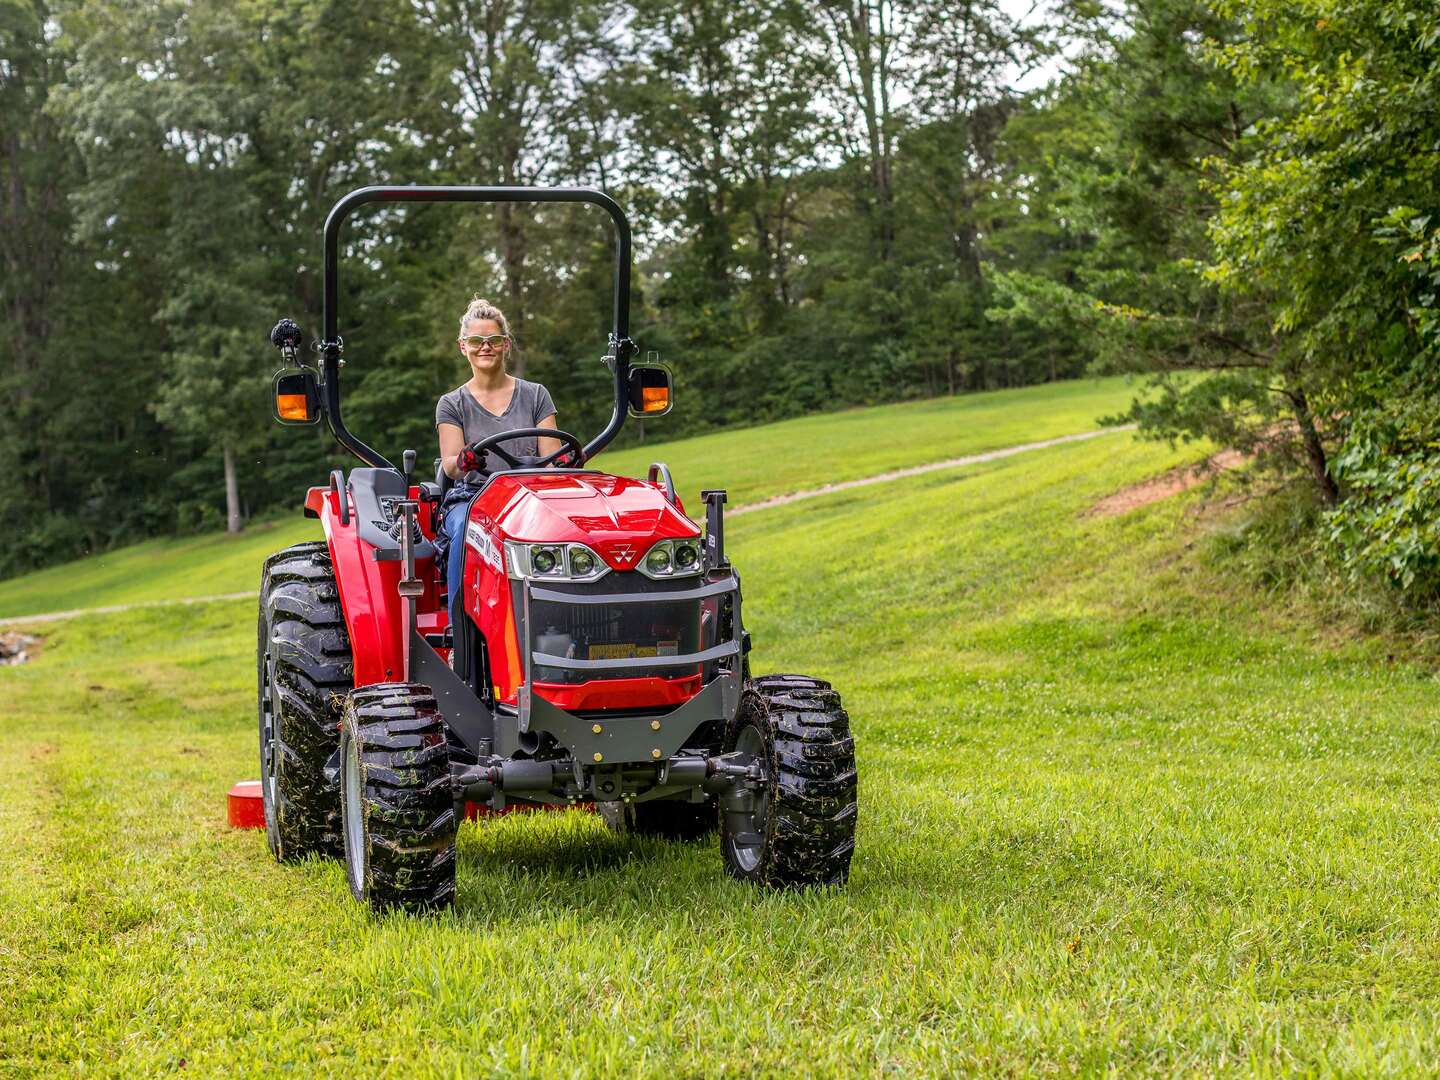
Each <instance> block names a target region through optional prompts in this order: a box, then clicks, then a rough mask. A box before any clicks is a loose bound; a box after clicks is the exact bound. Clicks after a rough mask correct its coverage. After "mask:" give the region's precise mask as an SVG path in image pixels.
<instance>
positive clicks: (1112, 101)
mask: <svg viewBox="0 0 1440 1080" xmlns="http://www.w3.org/2000/svg"><path fill="white" fill-rule="evenodd" d="M1437 101H1440V10H1437V9H1436V8H1435V6H1434V5H1433V4H1432V3H1431V2H1430V0H1344V2H1343V3H1341V2H1340V0H1299V2H1295V0H1283V2H1282V0H1252V2H1248V3H1241V2H1227V0H1214V2H1211V3H1204V2H1200V0H1129V2H1117V3H1113V4H1110V5H1104V4H1099V3H1094V2H1092V0H1072V2H1069V3H1057V4H1055V5H1054V6H1051V7H1048V8H1046V7H1036V8H1033V9H1030V10H1025V9H1023V8H1020V7H1017V6H1016V5H1014V4H1010V3H1000V2H992V0H969V2H966V0H912V2H903V3H902V2H888V0H796V2H786V0H674V2H662V0H630V2H618V0H565V2H559V0H371V2H367V3H365V4H343V3H338V2H333V0H240V2H236V0H227V2H224V3H222V2H220V0H193V2H177V0H75V2H65V0H56V2H48V0H0V301H3V307H0V514H3V515H4V519H5V521H6V522H7V525H8V534H9V535H8V538H7V543H6V544H5V545H4V546H3V547H0V577H4V576H10V575H13V574H16V573H19V572H21V571H23V570H26V569H29V568H32V567H35V566H39V565H43V564H46V563H52V562H58V561H62V560H65V559H69V558H73V557H75V556H77V555H79V554H83V553H85V552H88V551H93V550H98V549H101V548H104V547H107V546H110V545H114V544H116V543H119V542H122V541H129V540H132V539H136V538H139V537H142V536H149V535H156V534H163V533H166V532H172V531H193V530H196V529H202V528H218V527H221V526H222V525H227V524H228V527H230V528H232V529H237V528H240V527H242V526H243V522H244V521H245V520H246V519H248V518H250V517H253V516H255V515H258V514H263V513H265V512H267V511H269V510H271V509H273V508H279V507H285V508H289V509H293V508H295V507H297V506H298V504H299V499H300V494H301V492H302V490H303V488H304V487H306V486H308V485H309V484H311V483H314V482H316V478H318V477H322V476H323V475H324V473H325V470H326V468H327V467H329V465H330V464H331V463H332V462H333V463H334V464H344V462H343V461H342V460H340V459H339V458H338V457H336V455H335V454H334V453H333V444H332V443H330V441H329V440H328V437H327V436H325V435H323V434H322V433H320V432H316V431H313V430H308V429H304V430H296V429H283V428H279V427H278V426H276V425H275V424H274V423H273V422H272V421H271V419H270V409H269V400H268V384H269V378H270V375H271V373H272V372H273V370H274V369H275V367H276V366H277V364H276V357H275V354H274V353H273V351H272V350H271V349H270V347H269V345H268V344H267V341H266V333H267V331H268V329H269V327H270V326H271V325H272V324H273V322H274V321H275V319H276V317H278V316H279V315H282V314H284V315H289V316H291V317H293V318H295V319H297V321H299V322H301V324H302V325H303V326H304V327H305V328H306V329H307V331H310V332H311V333H313V332H314V330H315V329H316V328H317V327H318V324H319V288H320V279H319V274H318V267H317V262H318V258H319V253H320V227H321V223H322V222H323V219H324V216H325V214H326V212H327V210H328V209H329V207H330V205H331V204H332V203H333V202H334V201H335V199H336V198H338V196H339V195H341V194H343V193H344V192H345V191H347V190H349V189H351V188H353V187H358V186H361V185H364V184H371V183H410V182H419V183H491V184H563V185H572V184H585V185H592V186H596V187H599V188H603V189H605V190H607V191H609V192H610V193H611V194H613V195H614V196H616V197H617V198H618V199H619V200H620V202H621V203H622V204H623V205H625V206H627V207H628V208H629V209H630V210H631V213H632V218H633V220H634V222H635V224H636V229H637V247H638V255H639V260H640V263H639V266H638V268H637V275H636V282H637V295H636V303H635V311H634V315H633V319H634V334H635V337H636V339H637V340H638V341H639V342H640V346H641V351H642V355H643V354H644V353H646V352H649V351H655V352H658V353H659V355H660V357H661V358H663V359H665V360H666V361H668V362H669V363H671V364H672V365H673V367H674V369H675V371H676V375H677V382H678V386H679V394H678V398H679V405H678V407H677V409H676V412H675V414H674V415H672V416H671V417H669V418H667V419H666V420H664V421H662V422H660V423H657V424H652V425H651V429H650V430H648V431H644V430H640V429H639V428H638V426H635V430H631V431H629V432H627V437H628V438H629V439H630V440H632V441H633V440H634V439H636V438H645V439H658V438H662V437H670V436H675V435H677V434H690V433H694V432H695V431H697V430H700V429H703V428H710V427H722V426H732V425H740V424H750V423H755V422H758V421H762V420H769V419H775V418H779V417H783V416H789V415H795V414H799V413H804V412H810V411H814V410H819V409H832V408H838V407H843V406H846V405H852V404H861V403H870V402H878V401H884V400H892V399H897V398H905V397H918V396H932V395H939V394H954V393H961V392H965V391H969V390H976V389H984V388H993V387H1001V386H1012V385H1021V384H1025V383H1034V382H1041V381H1046V380H1053V379H1059V378H1068V377H1074V376H1077V375H1080V374H1082V373H1086V372H1118V371H1124V372H1135V373H1137V374H1140V375H1143V376H1144V377H1145V378H1144V381H1143V384H1140V385H1138V386H1137V389H1139V390H1140V391H1141V392H1140V393H1139V396H1137V402H1136V404H1135V406H1134V407H1133V409H1132V412H1131V415H1130V417H1129V418H1130V419H1133V420H1135V421H1137V422H1139V423H1140V425H1141V427H1142V430H1144V431H1145V432H1147V433H1149V434H1152V435H1155V436H1157V437H1162V438H1192V437H1206V438H1209V439H1211V440H1213V441H1214V442H1215V443H1217V444H1219V445H1226V446H1235V447H1238V448H1240V449H1243V450H1246V451H1250V452H1253V453H1255V454H1256V455H1258V458H1259V460H1260V463H1261V467H1262V469H1263V470H1264V473H1263V475H1265V476H1267V477H1273V480H1271V481H1268V482H1267V485H1266V488H1265V490H1266V491H1267V492H1268V494H1267V496H1266V497H1267V499H1268V500H1270V501H1271V502H1272V503H1273V504H1276V505H1283V506H1284V507H1285V508H1286V513H1287V514H1288V520H1289V521H1290V525H1289V526H1287V527H1288V528H1290V530H1291V531H1290V532H1289V533H1287V534H1286V535H1285V536H1284V537H1280V538H1278V539H1277V538H1276V537H1275V536H1273V535H1272V536H1271V537H1270V538H1269V540H1268V541H1267V542H1272V543H1284V544H1293V545H1297V549H1298V550H1303V551H1306V552H1314V553H1317V554H1325V555H1327V556H1328V557H1329V558H1331V559H1332V560H1333V561H1334V563H1335V564H1336V565H1338V566H1342V567H1345V568H1348V569H1349V570H1350V571H1352V572H1353V573H1355V574H1356V575H1357V576H1360V577H1363V578H1366V579H1373V580H1381V581H1386V582H1389V583H1391V584H1393V585H1395V586H1397V587H1398V588H1399V589H1401V590H1402V591H1403V592H1404V593H1405V594H1406V595H1407V597H1408V598H1409V599H1410V600H1412V601H1413V602H1416V603H1425V602H1427V601H1428V600H1429V599H1431V598H1432V597H1433V596H1434V595H1435V593H1436V590H1437V588H1440V534H1437V528H1436V522H1437V521H1440V489H1437V478H1440V368H1437V365H1436V359H1437V353H1436V350H1437V345H1440V303H1437V289H1440V229H1437V227H1436V226H1437V224H1440V218H1436V217H1435V216H1434V215H1435V212H1436V210H1437V209H1440V207H1437V202H1440V199H1437V184H1440V179H1437V178H1440V114H1437V109H1436V102H1437ZM345 240H346V249H345V253H344V261H343V264H342V271H341V273H342V310H341V330H342V333H343V335H344V337H345V341H346V360H347V367H346V369H345V383H346V390H345V392H346V411H347V419H348V422H349V424H350V426H351V427H352V428H353V429H354V430H355V431H356V432H357V433H359V434H361V436H362V437H363V438H365V439H366V440H367V441H368V442H371V443H372V444H373V445H376V446H377V447H379V448H380V449H381V450H382V451H384V452H386V453H387V454H389V455H391V456H392V457H394V456H397V455H398V452H399V451H400V450H401V449H402V448H404V447H414V448H416V449H418V450H419V451H420V453H421V459H422V461H424V460H428V459H429V457H430V455H431V454H432V453H433V445H434V431H433V416H434V402H435V398H436V396H437V395H438V394H439V393H440V392H442V391H444V390H447V389H450V388H452V387H454V386H456V385H458V384H459V383H460V382H461V381H463V379H464V378H465V377H466V376H465V372H466V369H465V367H464V364H463V361H462V360H461V358H460V356H459V355H458V353H457V352H456V351H455V347H454V337H455V334H454V331H455V328H456V320H457V318H458V316H459V313H460V312H461V311H462V310H463V308H464V306H465V303H466V302H467V301H468V300H469V299H470V297H471V296H472V295H474V294H476V293H480V294H483V295H486V296H489V297H490V298H491V299H493V300H495V301H496V302H498V303H499V304H501V306H502V307H504V308H505V309H506V311H507V313H508V314H509V316H510V320H511V324H512V327H513V328H514V330H515V332H516V336H517V338H518V343H519V352H518V361H517V364H516V368H517V373H519V374H523V375H525V376H527V377H530V378H535V379H539V380H541V381H543V382H545V383H546V384H547V385H548V386H549V388H550V390H551V391H552V393H553V394H554V397H555V399H556V401H557V403H558V406H559V410H560V419H561V426H562V427H565V428H568V429H571V430H575V431H577V432H580V433H588V432H593V431H594V430H596V429H597V428H598V427H599V425H600V424H601V423H602V421H603V415H604V414H605V413H606V412H608V407H609V404H608V400H607V394H608V374H607V372H606V370H605V368H604V367H603V366H602V364H601V362H600V360H599V357H600V355H601V353H602V351H603V349H604V346H605V331H606V329H607V325H608V324H607V320H606V311H607V305H608V302H609V287H610V278H609V273H610V260H611V246H610V237H609V234H608V231H607V227H606V225H605V224H604V223H603V219H602V218H601V216H600V215H599V214H598V213H597V212H590V211H586V210H574V211H565V212H560V211H558V210H557V209H555V208H548V209H543V210H542V209H538V208H527V207H521V206H509V207H501V208H499V209H497V210H495V211H493V212H485V211H480V210H475V209H473V208H469V209H465V210H457V209H456V208H454V207H443V206H440V207H434V206H432V207H404V208H388V209H385V210H382V211H374V212H370V213H362V214H361V215H359V216H357V217H356V218H354V219H352V222H351V224H350V225H348V226H347V231H346V234H345ZM895 437H896V438H897V439H900V438H904V432H896V433H895Z"/></svg>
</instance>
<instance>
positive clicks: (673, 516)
mask: <svg viewBox="0 0 1440 1080" xmlns="http://www.w3.org/2000/svg"><path fill="white" fill-rule="evenodd" d="M678 503H679V500H678V499H677V500H676V503H674V504H672V503H671V502H670V501H669V500H667V499H666V498H665V493H664V492H663V491H662V490H661V489H660V488H659V487H658V486H657V485H655V484H649V483H645V482H643V481H640V480H630V479H627V478H625V477H623V476H610V475H609V474H607V473H601V472H589V471H583V472H582V471H576V472H550V471H547V472H544V473H518V474H512V473H502V474H501V475H499V476H497V477H495V478H494V479H493V480H491V481H490V483H489V484H488V485H486V487H485V490H484V491H483V492H482V493H481V494H480V497H479V498H478V499H476V500H475V507H474V509H473V510H472V512H471V516H472V518H473V519H474V520H476V521H478V522H479V523H480V524H481V525H482V526H484V527H486V528H488V529H491V530H493V531H494V532H495V533H497V534H498V536H499V537H500V538H501V539H505V540H523V541H527V542H530V543H536V542H541V543H544V542H549V543H557V544H558V543H580V544H586V545H588V546H589V547H590V548H591V549H592V550H593V551H595V553H596V554H598V555H599V556H600V557H601V558H602V559H604V560H605V562H606V563H607V564H608V565H609V566H610V568H611V569H612V570H632V569H634V567H635V564H636V563H637V562H639V561H640V559H641V558H643V557H644V555H645V553H646V552H647V551H649V550H650V548H651V547H652V546H653V545H654V544H655V542H656V541H657V540H664V539H668V538H678V537H693V536H699V535H700V527H699V526H698V525H696V524H695V523H694V522H693V521H691V520H690V519H689V518H688V517H686V516H685V514H684V510H683V507H681V506H679V505H678Z"/></svg>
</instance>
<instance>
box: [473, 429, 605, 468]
mask: <svg viewBox="0 0 1440 1080" xmlns="http://www.w3.org/2000/svg"><path fill="white" fill-rule="evenodd" d="M532 437H533V438H537V439H559V440H560V441H561V442H562V443H564V444H565V445H564V446H562V447H561V448H560V449H559V450H555V451H552V452H551V453H548V454H545V455H542V456H540V457H531V456H530V455H529V454H512V453H510V452H509V451H506V450H501V449H500V447H499V445H497V444H499V443H502V442H509V441H510V440H511V439H525V438H532ZM468 449H470V450H471V451H473V452H474V454H475V455H476V456H477V457H479V456H480V455H481V454H486V453H491V452H493V453H494V454H495V456H496V457H498V458H499V459H500V460H501V461H503V462H505V464H507V465H509V466H510V467H511V468H512V469H543V468H545V466H547V465H554V464H555V463H556V462H557V461H559V460H560V459H561V458H562V457H564V456H565V455H566V454H567V453H568V454H569V455H570V461H569V462H568V463H567V464H568V467H569V468H572V469H578V468H580V467H581V466H582V465H584V464H585V447H584V445H583V444H582V443H581V442H580V440H579V439H577V438H576V437H575V436H574V435H571V434H570V433H569V432H568V431H560V430H559V429H558V428H548V427H527V428H516V429H515V430H514V431H501V432H498V433H497V434H494V435H488V436H486V437H485V438H483V439H480V440H479V441H477V442H473V443H471V444H470V446H469V448H468Z"/></svg>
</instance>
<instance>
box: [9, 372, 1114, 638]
mask: <svg viewBox="0 0 1440 1080" xmlns="http://www.w3.org/2000/svg"><path fill="white" fill-rule="evenodd" d="M1131 393H1132V390H1131V388H1129V387H1127V386H1126V384H1125V382H1124V380H1122V379H1090V380H1079V381H1075V382H1063V383H1053V384H1051V385H1049V386H1036V387H1029V388H1027V389H1024V390H999V391H995V392H992V393H987V394H970V395H966V396H963V397H952V398H937V399H935V400H931V401H917V402H909V403H906V404H903V405H885V406H880V407H877V408H872V409H852V410H849V411H847V412H841V413H827V414H824V415H820V416H808V417H803V418H801V419H798V420H788V421H785V422H783V423H778V424H769V425H766V426H765V427H759V428H754V429H751V430H749V431H745V432H740V433H727V434H718V435H706V436H703V437H701V438H696V439H686V440H682V441H679V442H671V443H663V444H660V445H656V446H653V447H638V448H633V449H630V450H624V451H619V452H616V453H613V454H605V455H603V456H601V457H600V458H598V459H597V460H596V467H597V468H602V469H606V470H609V471H611V472H617V473H620V474H622V475H628V476H641V477H643V476H645V475H646V470H647V469H648V468H649V467H650V462H652V461H654V460H656V459H657V458H658V459H660V460H663V461H665V462H666V463H667V464H668V465H669V466H670V468H671V471H672V473H673V475H674V477H675V483H676V485H677V486H678V487H679V489H680V492H681V495H682V496H683V497H684V498H685V499H686V501H687V503H688V504H689V506H690V508H691V509H693V510H695V511H696V512H697V513H698V512H700V511H701V507H700V504H699V494H698V493H699V492H700V490H701V489H702V488H707V487H724V488H727V489H728V491H729V492H730V504H731V505H732V506H734V505H738V504H741V503H747V502H754V501H757V500H759V499H764V498H768V497H769V496H771V495H779V494H785V493H788V492H792V491H799V490H803V489H806V488H811V487H814V486H816V485H817V484H820V483H826V482H833V481H837V480H851V479H855V478H856V477H861V476H871V475H874V474H876V473H880V472H885V471H887V470H890V469H895V468H901V467H904V466H907V465H917V464H924V463H927V462H932V461H944V460H947V459H949V458H953V457H959V456H962V455H966V454H972V453H976V452H978V451H982V450H994V449H997V448H999V447H1004V446H1014V445H1017V444H1020V443H1026V442H1036V441H1039V440H1042V439H1048V438H1053V437H1054V436H1056V435H1068V434H1071V433H1074V432H1080V431H1090V430H1093V429H1094V428H1095V427H1096V426H1097V424H1096V421H1097V418H1098V417H1100V416H1103V415H1105V414H1108V413H1115V412H1119V411H1120V410H1121V409H1123V408H1124V406H1125V403H1126V402H1127V401H1128V400H1129V399H1130V395H1131ZM664 424H665V421H664V420H658V421H654V422H653V424H652V427H653V426H657V425H664ZM320 480H323V477H321V478H318V479H317V481H316V482H317V483H319V482H320ZM303 495H304V493H303V492H297V493H296V503H295V513H294V514H293V515H292V516H291V517H290V518H288V519H284V520H281V521H278V522H277V521H269V522H263V523H261V524H259V525H255V526H252V527H251V528H250V529H248V530H247V531H246V532H245V533H243V534H242V535H240V536H233V537H232V536H226V535H224V534H223V533H221V534H209V535H205V536H194V537H181V538H178V539H174V538H172V539H166V540H156V541H152V542H150V543H147V544H138V545H135V546H133V547H128V548H123V549H121V550H119V551H113V552H105V553H101V554H98V555H94V556H91V557H90V558H87V559H83V560H81V561H79V562H76V563H70V564H67V565H65V566H57V567H53V568H51V569H49V570H44V571H41V572H40V573H35V574H27V575H25V576H24V577H20V578H15V579H13V580H10V581H0V619H4V618H8V617H12V616H18V615H36V614H40V613H43V612H47V611H70V610H73V609H76V608H92V607H110V606H113V605H116V604H131V603H136V602H144V601H151V600H166V599H171V598H173V597H177V596H215V595H224V594H227V593H234V592H240V591H241V590H245V589H255V588H257V587H258V584H259V570H258V567H259V565H260V561H261V560H262V559H263V558H264V557H265V556H266V555H268V554H269V553H270V552H272V551H275V550H278V549H279V548H283V547H286V546H288V545H290V544H294V543H298V542H299V541H301V540H308V539H311V538H315V537H318V536H319V535H320V531H319V527H318V526H317V525H316V523H315V522H313V521H308V520H306V519H305V518H303V517H301V515H300V504H301V502H302V501H303Z"/></svg>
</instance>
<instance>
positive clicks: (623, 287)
mask: <svg viewBox="0 0 1440 1080" xmlns="http://www.w3.org/2000/svg"><path fill="white" fill-rule="evenodd" d="M375 202H446V203H450V202H479V203H507V202H537V203H543V202H551V203H590V204H591V205H592V206H598V207H600V208H601V209H602V210H604V211H605V212H606V213H608V214H609V215H610V220H611V221H612V222H614V224H615V309H614V322H613V325H612V326H611V329H610V341H609V348H610V352H609V356H610V358H611V366H612V368H613V373H614V376H615V409H614V412H613V413H612V414H611V416H610V422H609V423H607V424H606V425H605V428H604V430H602V431H601V432H600V434H599V435H596V436H595V438H594V439H592V440H591V441H590V442H589V443H587V444H586V446H585V456H586V457H587V458H588V457H591V456H592V455H594V454H598V453H599V452H600V451H601V450H603V449H604V448H605V447H606V446H608V445H609V444H610V441H611V440H612V439H614V438H615V436H616V435H618V434H619V432H620V428H621V426H622V425H623V424H624V423H625V415H626V403H627V399H628V395H629V381H630V357H632V356H634V355H635V351H636V349H635V343H634V342H633V341H631V340H630V222H629V221H628V220H626V217H625V211H624V210H622V209H620V204H619V203H617V202H616V201H615V200H614V199H612V198H611V197H610V196H609V195H606V194H605V193H604V192H603V191H596V190H595V189H593V188H534V187H479V186H473V185H450V186H431V187H422V186H418V185H410V186H406V187H364V188H358V189H356V190H355V191H352V192H350V193H349V194H348V195H346V196H344V197H343V198H342V199H341V200H340V201H339V202H337V203H336V204H335V205H334V207H333V208H331V210H330V216H329V217H327V218H326V219H325V306H324V313H323V314H324V336H323V338H322V339H321V341H320V354H321V358H322V368H323V370H322V377H321V388H320V394H321V401H322V402H323V406H324V410H325V418H326V422H327V423H328V424H329V425H330V431H331V432H332V433H333V434H334V436H335V439H336V441H337V442H339V443H340V445H341V446H343V447H345V449H347V450H349V451H350V452H351V453H352V454H354V455H355V456H356V457H358V458H359V459H360V460H361V461H364V462H366V463H367V464H369V465H371V466H373V467H375V468H378V469H393V468H394V467H395V466H394V465H392V464H391V463H390V462H389V461H387V460H386V459H385V457H384V456H383V455H382V454H381V453H380V452H379V451H377V450H375V449H373V448H372V447H370V446H367V445H366V444H365V443H363V442H361V441H360V440H359V439H357V438H356V437H355V436H354V435H353V434H351V433H350V430H349V429H348V428H347V427H346V426H345V421H344V420H343V419H342V417H341V413H340V354H341V351H342V350H343V348H344V345H343V342H342V341H341V339H340V333H339V324H340V311H339V304H340V282H339V276H340V275H339V262H340V226H342V225H343V224H345V219H346V218H347V217H349V216H350V213H351V211H353V210H356V209H357V208H359V207H361V206H364V205H366V204H367V203H375Z"/></svg>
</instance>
